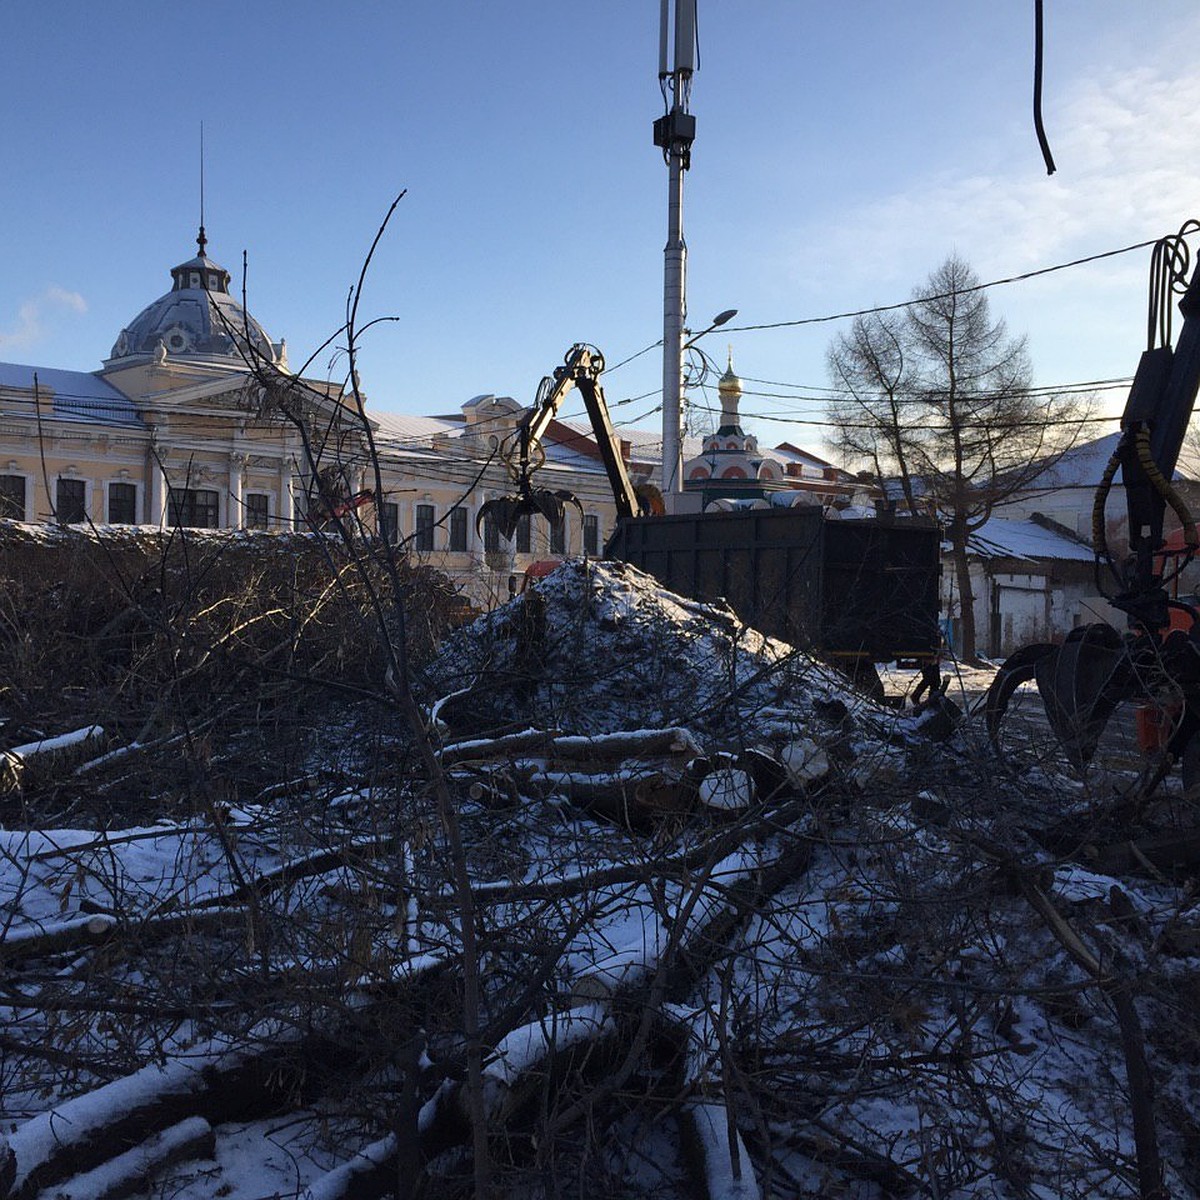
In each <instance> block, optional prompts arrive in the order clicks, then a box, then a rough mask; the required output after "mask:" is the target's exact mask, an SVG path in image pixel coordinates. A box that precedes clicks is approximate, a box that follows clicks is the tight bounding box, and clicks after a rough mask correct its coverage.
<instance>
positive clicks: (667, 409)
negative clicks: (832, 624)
mask: <svg viewBox="0 0 1200 1200" xmlns="http://www.w3.org/2000/svg"><path fill="white" fill-rule="evenodd" d="M660 4H661V8H660V11H659V30H658V36H659V42H658V85H659V87H660V88H661V89H662V94H663V103H664V104H665V106H666V113H665V114H664V115H663V116H661V117H659V118H658V120H657V121H655V122H654V144H655V145H656V146H658V147H660V148H661V149H662V152H663V158H664V159H666V163H667V169H668V172H669V177H670V183H669V186H668V198H667V245H666V248H665V250H664V251H663V440H662V490H663V495H664V496H665V497H669V496H671V495H672V494H673V493H678V492H682V491H683V478H682V475H683V453H682V445H681V439H680V424H681V422H680V409H681V398H682V393H683V324H684V321H685V319H686V318H687V243H686V242H685V241H684V240H683V173H684V171H686V170H687V169H688V167H690V166H691V162H692V142H693V141H694V140H695V138H696V118H695V117H693V116H692V115H691V113H689V112H688V102H689V100H690V98H691V91H692V73H693V72H694V71H695V69H696V0H660ZM672 8H673V9H674V18H675V19H674V21H673V22H672V20H671V16H672V11H671V10H672ZM672 34H674V36H673V37H672ZM672 508H673V504H672V502H671V500H669V499H668V500H667V511H668V512H670V511H671V510H672Z"/></svg>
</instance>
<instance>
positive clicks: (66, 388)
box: [0, 363, 143, 426]
mask: <svg viewBox="0 0 1200 1200" xmlns="http://www.w3.org/2000/svg"><path fill="white" fill-rule="evenodd" d="M35 372H36V374H37V382H38V387H39V388H40V389H42V390H44V391H46V392H48V393H50V394H51V395H52V397H53V415H54V416H55V417H60V418H62V419H64V420H71V421H88V422H94V423H96V424H106V425H110V424H117V425H136V426H143V422H142V419H141V418H140V417H139V416H138V414H137V409H136V408H135V407H134V405H133V402H132V401H131V400H130V399H129V397H128V396H126V395H125V394H124V393H123V392H119V391H117V389H116V388H115V387H113V386H112V384H111V383H109V382H107V380H105V379H103V378H101V377H100V376H99V375H96V374H93V373H92V372H90V371H62V370H58V369H57V368H54V367H30V366H25V365H24V364H22V363H0V388H18V389H20V390H22V391H26V392H32V391H33V377H34V373H35ZM31 415H32V410H31Z"/></svg>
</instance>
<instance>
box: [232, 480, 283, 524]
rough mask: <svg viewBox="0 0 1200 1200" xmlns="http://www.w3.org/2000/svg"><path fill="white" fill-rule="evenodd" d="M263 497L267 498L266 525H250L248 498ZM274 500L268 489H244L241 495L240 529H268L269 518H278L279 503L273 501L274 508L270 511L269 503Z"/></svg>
mask: <svg viewBox="0 0 1200 1200" xmlns="http://www.w3.org/2000/svg"><path fill="white" fill-rule="evenodd" d="M251 496H265V497H266V498H267V523H266V525H262V526H260V525H251V524H250V497H251ZM274 499H275V493H274V492H272V491H271V490H270V489H269V488H246V490H245V491H244V492H243V493H242V514H241V516H242V528H244V529H270V528H271V518H272V517H278V516H279V511H278V508H279V502H278V501H277V500H276V501H275V507H274V509H272V506H271V501H272V500H274Z"/></svg>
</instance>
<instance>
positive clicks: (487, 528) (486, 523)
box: [483, 516, 500, 554]
mask: <svg viewBox="0 0 1200 1200" xmlns="http://www.w3.org/2000/svg"><path fill="white" fill-rule="evenodd" d="M483 548H484V550H485V551H486V552H487V553H488V554H495V553H496V552H497V551H498V550H499V549H500V526H499V525H497V524H496V522H495V520H494V519H493V518H492V517H491V516H487V517H484V518H483Z"/></svg>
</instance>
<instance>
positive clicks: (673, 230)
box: [662, 145, 687, 495]
mask: <svg viewBox="0 0 1200 1200" xmlns="http://www.w3.org/2000/svg"><path fill="white" fill-rule="evenodd" d="M686 153H687V151H686V149H685V148H684V147H682V146H678V145H673V146H671V147H670V148H669V150H668V166H669V168H670V190H669V195H668V203H667V245H666V248H665V249H664V251H663V439H662V490H663V494H664V495H670V494H671V493H676V492H682V491H683V446H682V444H681V439H680V424H681V421H680V417H681V411H680V410H681V401H682V396H683V329H684V322H685V321H686V319H687V243H686V242H685V241H684V240H683V170H684V155H685V154H686Z"/></svg>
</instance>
